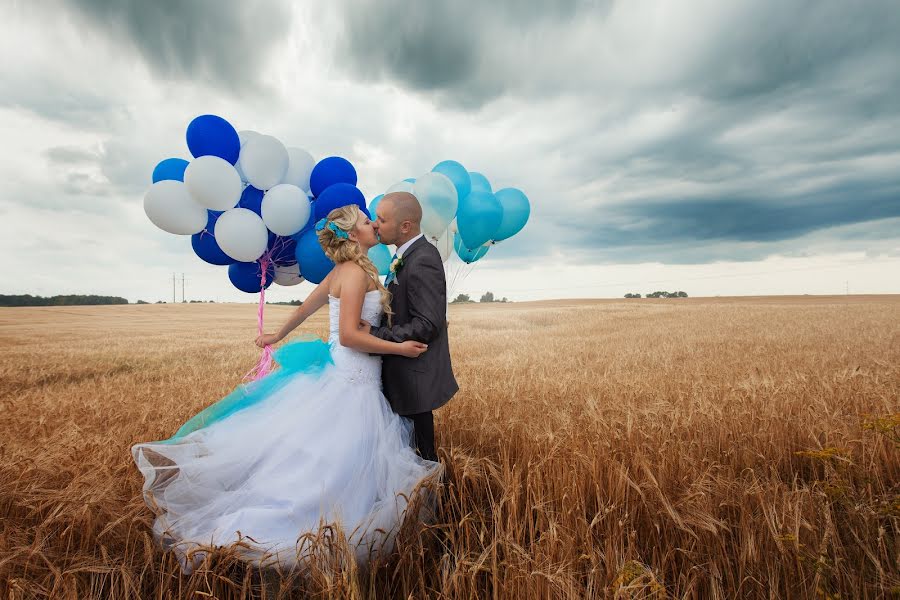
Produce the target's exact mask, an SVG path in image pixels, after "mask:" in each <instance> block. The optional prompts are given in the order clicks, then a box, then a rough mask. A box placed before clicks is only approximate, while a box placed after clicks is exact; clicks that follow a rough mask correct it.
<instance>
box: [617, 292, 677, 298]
mask: <svg viewBox="0 0 900 600" xmlns="http://www.w3.org/2000/svg"><path fill="white" fill-rule="evenodd" d="M625 297H626V298H640V297H641V295H640V294H633V293H630V292H629V293H627V294H625ZM646 297H647V298H687V297H688V295H687V292H651V293H649V294H647V295H646Z"/></svg>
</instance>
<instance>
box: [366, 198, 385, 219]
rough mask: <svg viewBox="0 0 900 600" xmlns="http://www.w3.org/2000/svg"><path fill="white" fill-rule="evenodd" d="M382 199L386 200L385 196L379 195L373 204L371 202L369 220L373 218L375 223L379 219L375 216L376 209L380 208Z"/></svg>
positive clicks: (373, 199) (373, 200)
mask: <svg viewBox="0 0 900 600" xmlns="http://www.w3.org/2000/svg"><path fill="white" fill-rule="evenodd" d="M382 198H384V194H378V195H377V196H375V197H374V198H372V201H371V202H369V218H371V219H372V220H373V221H374V220H375V219H376V218H377V217H376V216H375V207H376V206H378V203H379V202H381V199H382Z"/></svg>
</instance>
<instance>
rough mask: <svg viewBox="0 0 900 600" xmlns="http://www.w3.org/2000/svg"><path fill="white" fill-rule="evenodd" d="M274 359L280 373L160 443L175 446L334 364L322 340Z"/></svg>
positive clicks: (244, 388)
mask: <svg viewBox="0 0 900 600" xmlns="http://www.w3.org/2000/svg"><path fill="white" fill-rule="evenodd" d="M272 358H273V359H274V360H275V362H276V363H278V365H279V367H280V368H278V369H276V370H274V371H272V372H271V373H269V374H268V375H266V376H265V377H263V378H262V379H259V380H257V381H251V382H250V383H246V384H242V385H240V386H238V388H237V389H235V390H234V391H233V392H231V393H230V394H228V395H227V396H225V397H224V398H222V399H221V400H219V401H218V402H216V403H215V404H213V405H212V406H210V407H208V408H206V409H204V410H203V411H201V412H200V413H198V414H197V415H195V416H194V417H191V419H190V420H188V421H187V422H186V423H185V424H184V425H182V426H181V428H179V429H178V431H176V432H175V435H173V436H172V437H170V438H169V439H167V440H162V441H161V442H159V443H163V444H171V443H174V442H178V441H179V440H181V438H183V437H184V436H186V435H188V434H190V433H193V432H195V431H197V430H199V429H203V428H204V427H209V426H210V425H212V424H213V423H217V422H219V421H221V420H223V419H227V418H228V417H230V416H231V415H233V414H235V413H236V412H239V411H242V410H244V409H246V408H250V407H251V406H253V405H255V404H258V403H259V402H261V401H263V400H265V399H266V398H268V397H269V396H270V395H271V394H272V393H273V392H275V391H276V390H277V389H279V388H280V387H281V386H282V385H284V384H285V383H287V381H288V380H290V379H291V377H293V376H294V375H297V374H301V373H302V374H306V375H316V374H319V373H321V372H322V371H324V370H325V368H326V367H328V366H329V365H333V364H334V360H333V359H332V358H331V347H330V346H329V345H328V344H327V343H326V342H324V341H322V340H321V339H319V338H312V339H309V338H307V339H301V340H297V341H294V342H290V343H288V344H285V345H284V346H282V347H281V348H279V349H277V350H276V351H275V352H274V353H273V354H272Z"/></svg>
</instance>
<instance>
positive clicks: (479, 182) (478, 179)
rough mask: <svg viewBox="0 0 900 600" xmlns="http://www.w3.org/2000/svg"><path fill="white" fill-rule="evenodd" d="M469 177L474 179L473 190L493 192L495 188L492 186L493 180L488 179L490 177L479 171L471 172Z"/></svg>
mask: <svg viewBox="0 0 900 600" xmlns="http://www.w3.org/2000/svg"><path fill="white" fill-rule="evenodd" d="M469 178H470V179H471V180H472V191H473V192H474V191H476V190H478V191H480V192H493V191H494V190H493V189H492V188H491V182H490V181H488V178H487V177H485V176H484V175H482V174H481V173H477V172H475V171H472V172H471V173H469Z"/></svg>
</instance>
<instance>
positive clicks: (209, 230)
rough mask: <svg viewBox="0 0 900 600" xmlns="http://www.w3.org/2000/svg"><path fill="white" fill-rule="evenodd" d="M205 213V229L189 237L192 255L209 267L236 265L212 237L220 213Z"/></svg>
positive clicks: (208, 211) (209, 211)
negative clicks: (209, 265) (192, 250)
mask: <svg viewBox="0 0 900 600" xmlns="http://www.w3.org/2000/svg"><path fill="white" fill-rule="evenodd" d="M206 213H207V220H206V228H205V229H204V230H203V231H201V232H200V233H195V234H194V235H192V236H191V248H193V249H194V254H196V255H197V256H199V257H200V259H201V260H203V261H205V262H208V263H209V264H211V265H221V266H224V265H230V264H232V263H236V262H237V261H236V260H235V259H233V258H231V257H230V256H228V255H227V254H225V253H224V252H223V251H222V249H221V248H220V247H219V244H218V243H217V242H216V238H215V236H214V235H213V231H215V227H216V220H218V218H219V215H221V214H222V213H220V212H217V211H214V210H207V211H206Z"/></svg>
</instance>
